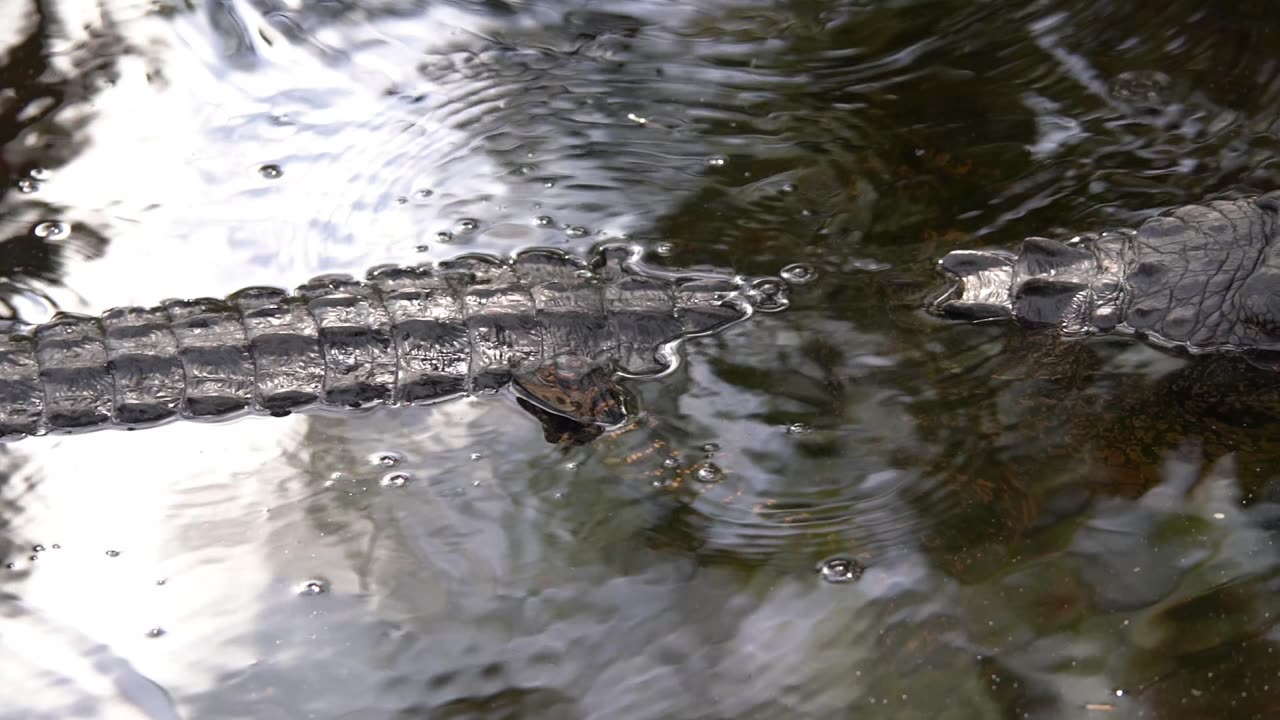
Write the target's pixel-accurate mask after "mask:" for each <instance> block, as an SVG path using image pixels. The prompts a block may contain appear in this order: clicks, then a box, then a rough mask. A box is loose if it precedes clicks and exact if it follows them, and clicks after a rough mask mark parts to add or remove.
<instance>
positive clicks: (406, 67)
mask: <svg viewBox="0 0 1280 720" xmlns="http://www.w3.org/2000/svg"><path fill="white" fill-rule="evenodd" d="M1277 27H1280V26H1277V24H1276V20H1275V17H1274V10H1273V8H1272V6H1271V5H1270V4H1269V3H1264V2H1237V3H1231V4H1227V3H1213V2H1209V0H1196V1H1183V0H1165V1H1164V2H1159V3H1156V2H1147V1H1146V0H1131V1H1130V2H1099V1H1096V0H1090V1H1086V0H1068V1H1066V2H1029V3H1028V2H972V0H963V1H962V0H955V1H939V0H929V1H926V0H918V1H912V0H899V1H897V2H878V3H872V2H865V3H863V2H803V1H797V2H792V3H783V2H777V3H761V2H750V1H749V0H715V1H712V2H699V3H675V2H666V1H663V0H646V1H644V2H639V1H636V0H632V1H631V2H626V3H621V2H571V1H569V0H548V1H547V2H537V3H518V2H501V1H500V0H493V1H488V2H464V1H463V0H454V1H453V2H448V1H445V0H440V1H438V2H426V1H425V0H423V1H421V2H418V3H397V2H381V3H378V2H374V3H352V2H346V1H337V0H335V1H331V2H323V3H284V2H279V3H277V2H271V1H269V0H243V1H235V0H224V1H222V2H199V3H191V4H190V5H187V4H176V3H175V4H169V3H168V2H150V3H141V2H136V1H135V0H115V1H112V2H107V3H104V4H101V5H98V4H94V3H73V2H69V1H65V0H64V1H51V2H43V3H38V2H33V0H11V1H10V2H6V3H4V4H3V5H0V142H2V143H3V146H2V148H0V179H3V184H0V233H2V237H4V238H6V239H5V240H3V241H2V242H0V277H2V278H3V280H2V282H0V295H2V296H3V297H4V298H5V299H6V300H7V301H8V302H9V303H11V304H12V306H13V307H12V308H11V309H12V311H13V312H14V313H17V314H18V315H19V316H20V317H22V318H23V319H25V320H29V321H39V320H42V319H44V318H46V317H47V316H48V315H49V314H50V312H52V309H53V308H54V307H60V308H62V309H65V310H72V311H85V312H98V311H101V310H103V309H105V308H108V307H111V306H114V305H121V304H130V303H144V304H146V303H153V302H155V301H158V300H160V299H162V298H165V297H170V296H194V295H206V294H212V295H221V294H225V293H227V292H229V291H231V290H234V289H236V288H238V287H241V286H245V285H250V284H274V285H286V286H287V285H292V284H296V283H298V282H301V281H303V280H305V279H306V278H308V277H310V276H312V275H314V274H317V273H320V272H334V271H340V272H350V273H356V274H358V273H361V272H363V271H364V269H366V268H368V267H370V266H372V265H376V264H382V263H388V262H417V261H421V260H423V259H441V258H446V257H449V256H452V255H455V254H457V253H459V252H465V251H471V250H483V251H491V252H499V253H506V252H511V251H514V250H516V249H518V248H523V247H527V246H531V245H552V246H563V247H565V248H568V249H572V250H575V251H586V250H587V249H588V248H590V247H591V246H592V245H594V244H596V243H599V242H602V241H606V240H616V239H619V238H623V237H626V238H630V239H632V240H634V241H637V242H641V243H644V244H646V245H648V246H649V247H657V245H658V244H659V243H669V244H670V254H669V257H667V258H665V259H664V260H663V261H664V262H671V263H676V264H680V265H710V266H716V267H733V268H735V269H737V270H739V271H741V272H746V273H764V272H777V271H778V269H779V268H780V267H782V266H783V265H785V264H787V263H791V262H797V261H803V262H808V263H811V264H813V265H814V266H815V267H817V268H818V270H819V272H820V275H819V278H818V279H817V280H816V281H815V282H813V283H811V284H809V285H806V286H804V288H802V289H801V291H800V292H798V293H797V294H796V299H795V303H794V305H793V307H792V308H791V309H790V310H789V311H787V312H785V313H781V314H776V315H769V316H763V317H757V318H755V319H753V320H752V321H751V322H750V323H747V324H744V325H741V326H738V327H736V328H734V329H733V330H732V331H730V332H728V333H726V334H724V335H722V336H718V337H715V338H709V339H705V340H701V341H698V342H695V343H693V344H691V345H690V346H688V347H687V348H686V355H687V359H688V362H687V363H686V364H685V365H684V366H683V367H682V368H681V369H680V370H679V372H677V373H675V374H674V375H673V376H671V377H668V378H665V379H662V380H660V381H654V382H646V383H639V384H637V385H635V386H634V390H636V392H637V393H638V394H639V396H640V401H641V403H642V405H643V407H644V408H645V410H646V411H647V413H648V416H649V418H650V419H651V422H650V423H647V424H645V425H644V426H643V427H641V428H638V429H635V430H633V431H631V432H629V433H626V434H623V435H621V436H619V437H615V438H605V439H601V440H599V441H597V442H595V443H593V444H591V445H589V446H586V447H580V448H562V447H556V446H552V445H548V444H546V443H545V442H544V441H543V439H542V432H541V429H540V428H539V427H538V425H537V423H536V422H534V421H533V420H532V419H530V418H529V417H528V416H526V415H525V414H524V413H523V412H522V411H520V409H519V408H518V407H516V406H515V405H514V403H510V402H508V401H506V400H504V399H499V398H488V399H474V400H464V401H458V402H453V403H448V404H444V405H439V406H435V407H431V408H412V409H404V410H384V411H378V412H374V413H371V414H364V415H356V416H350V417H334V416H292V417H289V418H283V419H267V418H259V419H246V420H243V421H238V422H234V423H228V424H219V425H199V424H175V425H169V426H165V427H161V428H155V429H150V430H146V431H144V432H133V433H126V432H106V433H97V434H93V435H84V436H73V437H47V438H40V439H34V440H27V441H23V442H21V443H16V444H12V445H8V446H5V447H4V448H3V449H2V450H0V472H2V473H3V487H2V490H0V530H2V532H3V535H2V536H0V550H2V551H3V552H0V555H3V557H4V562H6V563H9V567H8V569H7V570H0V572H2V573H3V575H2V576H0V582H2V583H3V585H2V586H0V687H3V688H5V690H4V691H3V693H0V716H3V717H5V718H10V717H11V718H23V719H24V720H25V719H34V718H140V717H146V718H174V717H183V718H255V719H263V720H271V719H276V718H281V719H283V718H342V719H344V720H355V719H360V720H374V719H380V718H404V719H408V718H433V719H434V718H455V719H456V718H557V719H559V718H610V719H622V718H626V719H631V718H654V719H658V718H661V719H672V718H680V719H684V718H688V719H691V720H692V719H706V720H723V719H727V718H770V719H772V718H818V719H826V718H832V719H836V718H850V717H859V718H861V717H875V718H880V717H884V718H1024V717H1025V718H1037V719H1038V718H1082V717H1105V718H1120V717H1144V718H1197V719H1198V718H1210V717H1223V718H1263V717H1274V716H1276V714H1277V713H1280V708H1278V706H1280V657H1278V653H1277V648H1278V647H1280V635H1278V631H1277V626H1276V617H1277V614H1278V613H1280V600H1277V598H1278V597H1280V594H1278V591H1280V573H1278V568H1280V565H1278V564H1277V559H1278V555H1277V549H1276V547H1275V544H1274V543H1275V541H1276V538H1277V529H1278V528H1280V505H1278V503H1280V471H1277V470H1276V469H1275V468H1276V467H1277V466H1276V465H1275V464H1274V463H1276V461H1277V460H1280V447H1278V446H1277V444H1278V443H1277V441H1276V440H1275V438H1276V437H1277V433H1276V427H1277V426H1276V420H1277V418H1280V385H1277V383H1276V381H1275V376H1274V375H1273V374H1267V373H1263V372H1261V371H1256V370H1252V369H1250V368H1247V367H1243V366H1240V365H1237V364H1233V363H1230V362H1225V361H1197V362H1189V361H1187V360H1185V359H1182V358H1178V357H1174V356H1170V355H1165V354H1161V353H1159V352H1157V351H1154V350H1151V349H1147V348H1143V347H1140V346H1136V345H1132V344H1129V343H1126V342H1124V341H1120V340H1111V339H1103V340H1098V341H1093V342H1088V343H1074V344H1063V343H1059V342H1055V341H1054V340H1053V339H1052V338H1045V337H1041V336H1039V335H1036V334H1033V333H1027V332H1024V331H1021V330H1018V329H1016V328H1013V327H1008V326H1002V325H985V326H980V327H975V326H966V325H958V324H951V323H946V322H943V321H940V320H938V319H936V318H933V317H930V316H928V315H927V314H925V313H924V312H922V310H921V306H922V304H923V302H924V301H925V300H926V299H927V298H929V297H930V296H931V294H932V293H934V292H935V291H936V290H937V289H938V286H939V285H938V284H939V282H940V278H939V277H938V276H937V275H936V274H935V273H934V265H933V263H934V261H935V260H936V259H937V258H938V257H940V256H941V255H942V254H944V253H945V252H946V251H948V250H950V249H954V248H957V247H970V246H976V245H985V246H998V247H1014V246H1016V244H1017V242H1018V241H1019V240H1020V239H1021V238H1022V237H1023V236H1025V235H1030V234H1042V235H1052V234H1054V233H1058V232H1062V231H1065V230H1068V229H1091V228H1096V227H1099V226H1101V225H1105V224H1108V223H1116V224H1124V223H1132V222H1136V221H1137V220H1139V219H1141V218H1142V217H1145V216H1146V215H1147V214H1149V213H1150V212H1152V211H1153V210H1157V209H1160V208H1163V207H1167V206H1169V205H1174V204H1178V203H1182V202H1190V201H1195V200H1200V199H1203V198H1206V197H1216V196H1224V195H1234V194H1242V193H1248V192H1257V191H1265V190H1272V189H1276V188H1280V177H1278V175H1280V165H1278V164H1277V161H1276V158H1277V157H1280V154H1278V153H1277V149H1280V148H1278V145H1280V141H1278V139H1277V138H1278V137H1280V134H1278V133H1280V125H1278V122H1277V118H1280V82H1278V81H1277V77H1280V59H1278V56H1277V55H1276V53H1275V47H1276V43H1277V41H1278V40H1280V33H1278V32H1277V31H1276V28H1277ZM700 471H701V472H700Z"/></svg>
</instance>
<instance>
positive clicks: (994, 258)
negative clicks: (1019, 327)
mask: <svg viewBox="0 0 1280 720" xmlns="http://www.w3.org/2000/svg"><path fill="white" fill-rule="evenodd" d="M1015 259H1016V256H1015V255H1014V254H1013V253H1009V252H1005V251H1002V250H953V251H952V252H949V253H947V254H946V256H945V257H943V258H942V259H941V260H939V261H938V268H939V269H940V270H941V271H942V272H944V273H946V274H947V275H949V276H950V277H951V278H952V279H953V280H954V282H953V283H952V285H951V287H949V288H947V290H946V291H945V292H944V293H943V294H942V295H941V296H940V297H939V298H937V299H936V300H934V301H933V302H932V303H931V307H932V308H933V309H934V310H935V311H936V312H938V313H941V314H942V315H946V316H947V317H951V318H955V319H958V320H968V321H979V320H999V319H1003V318H1009V317H1012V316H1013V299H1012V297H1011V296H1010V291H1011V289H1012V287H1013V264H1014V261H1015Z"/></svg>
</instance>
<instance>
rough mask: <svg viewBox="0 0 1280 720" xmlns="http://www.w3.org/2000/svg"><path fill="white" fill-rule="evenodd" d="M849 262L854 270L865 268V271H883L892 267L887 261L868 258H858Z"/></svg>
mask: <svg viewBox="0 0 1280 720" xmlns="http://www.w3.org/2000/svg"><path fill="white" fill-rule="evenodd" d="M849 264H850V265H852V266H853V267H854V269H856V270H865V271H867V272H883V271H885V270H888V269H889V268H891V267H893V266H892V265H890V264H889V263H887V262H881V261H879V260H872V259H870V258H859V259H857V260H854V261H853V262H851V263H849Z"/></svg>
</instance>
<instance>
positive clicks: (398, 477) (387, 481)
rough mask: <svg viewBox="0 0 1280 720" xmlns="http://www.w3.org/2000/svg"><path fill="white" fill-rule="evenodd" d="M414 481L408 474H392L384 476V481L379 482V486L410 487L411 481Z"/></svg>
mask: <svg viewBox="0 0 1280 720" xmlns="http://www.w3.org/2000/svg"><path fill="white" fill-rule="evenodd" d="M412 479H413V476H411V475H410V474H409V473H407V472H391V473H387V474H386V475H383V476H382V480H380V481H378V484H379V485H381V486H382V487H390V488H398V487H404V486H405V485H408V484H409V481H410V480H412Z"/></svg>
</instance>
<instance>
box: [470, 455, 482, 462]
mask: <svg viewBox="0 0 1280 720" xmlns="http://www.w3.org/2000/svg"><path fill="white" fill-rule="evenodd" d="M470 457H471V461H472V462H476V461H478V460H482V459H484V456H483V455H481V454H480V453H471V456H470Z"/></svg>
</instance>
